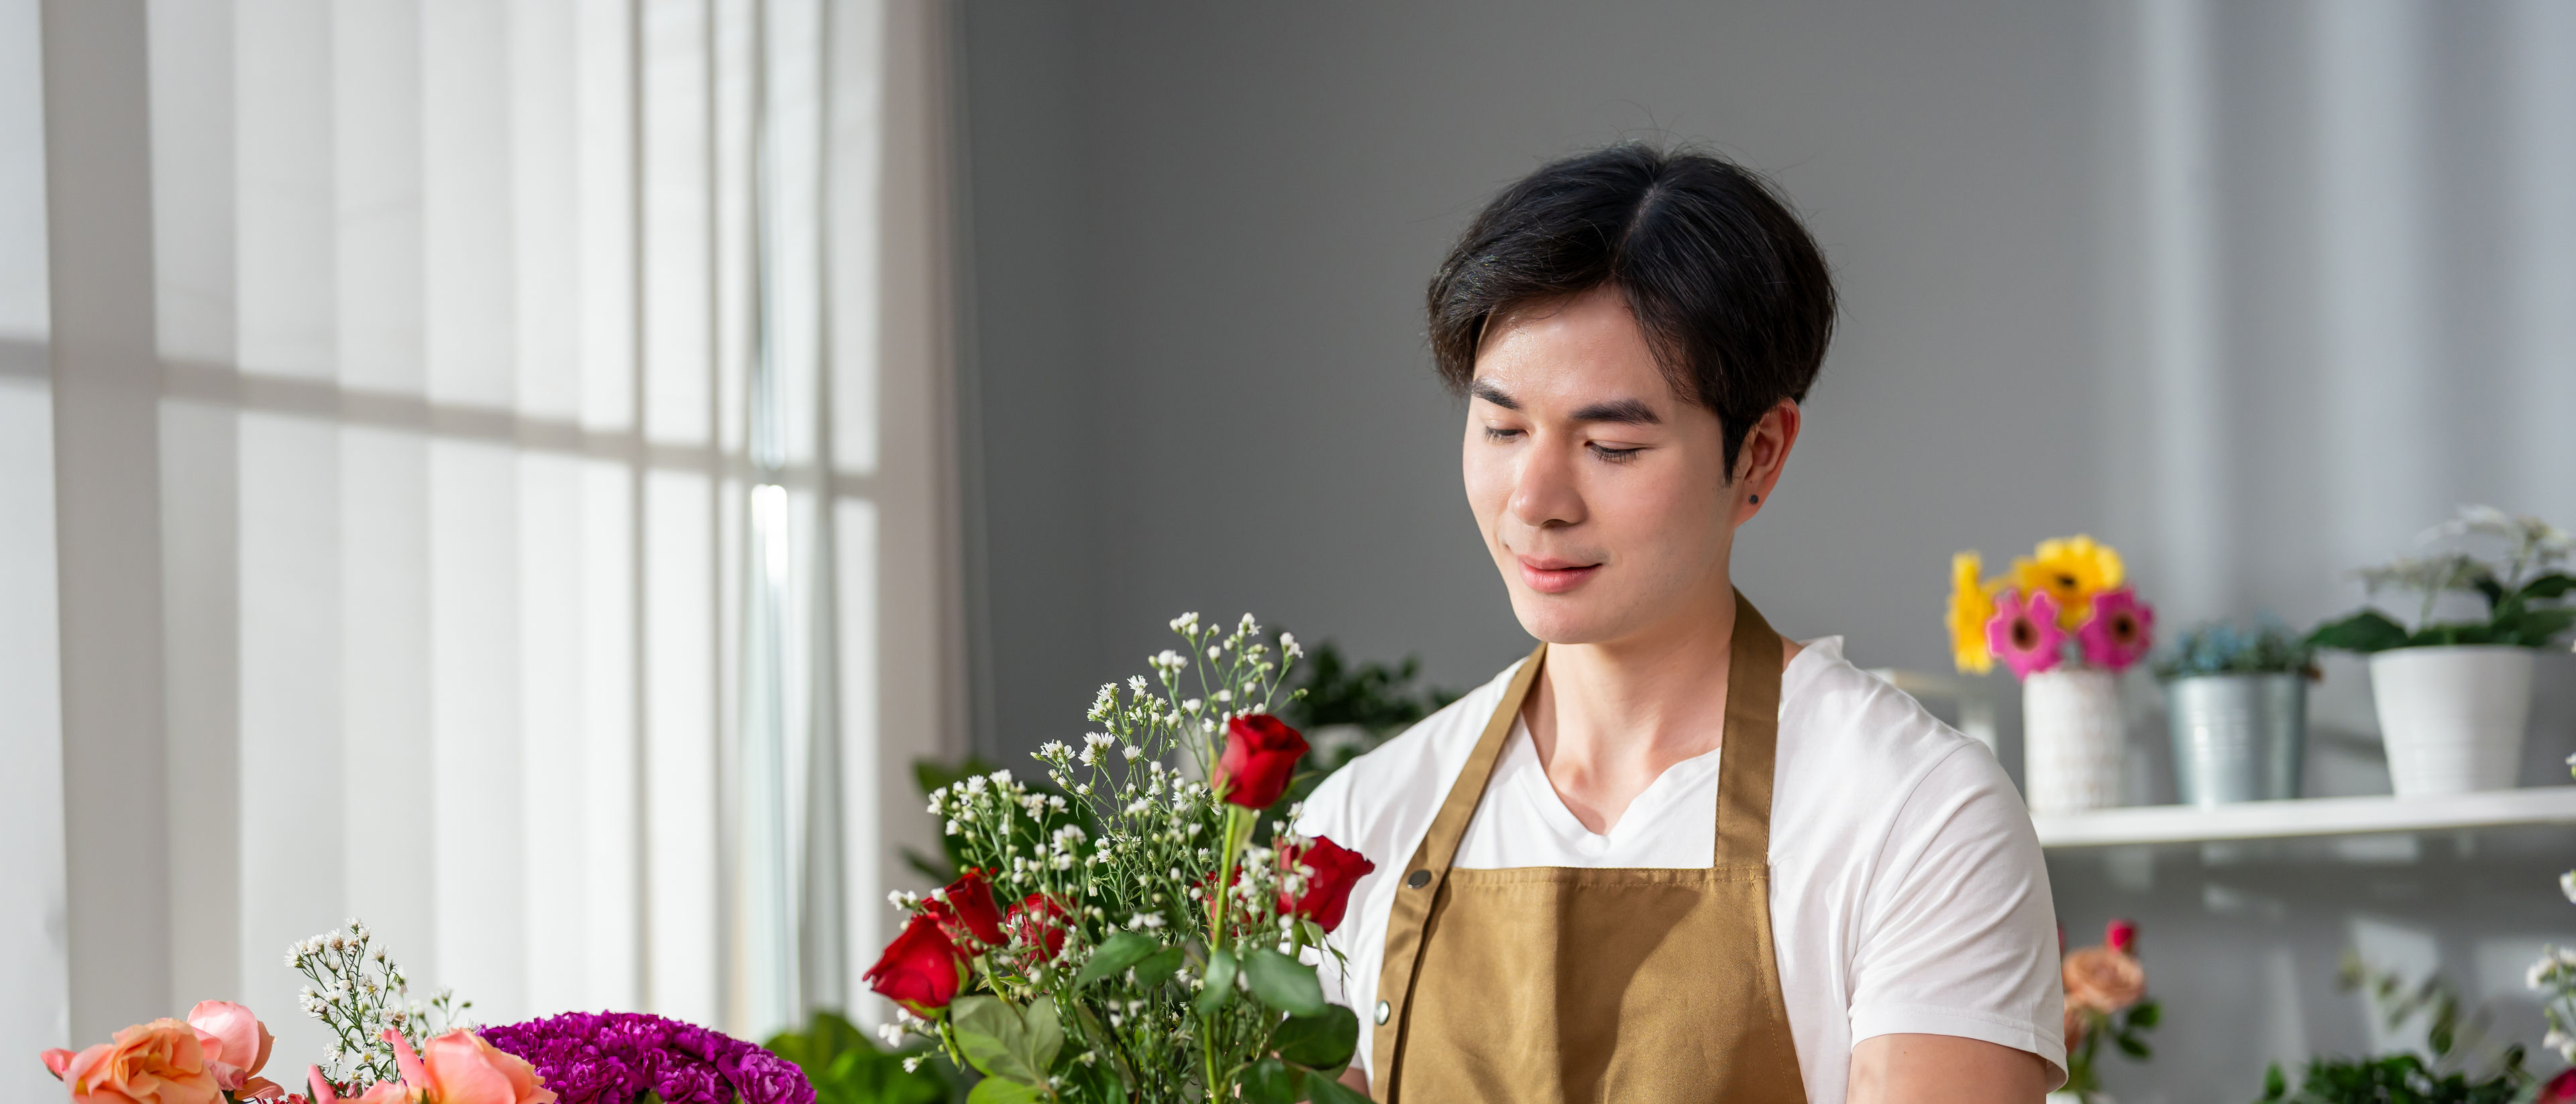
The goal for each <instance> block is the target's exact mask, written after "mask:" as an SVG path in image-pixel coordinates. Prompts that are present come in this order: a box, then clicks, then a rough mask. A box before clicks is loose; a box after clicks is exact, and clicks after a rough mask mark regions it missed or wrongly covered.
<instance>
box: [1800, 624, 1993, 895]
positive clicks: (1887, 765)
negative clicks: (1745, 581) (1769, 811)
mask: <svg viewBox="0 0 2576 1104" xmlns="http://www.w3.org/2000/svg"><path fill="white" fill-rule="evenodd" d="M1775 777H1776V779H1777V781H1776V782H1775V786H1776V788H1777V790H1778V794H1779V796H1778V798H1777V799H1776V800H1775V803H1774V816H1775V818H1777V819H1780V820H1784V821H1787V822H1789V823H1790V825H1793V826H1794V828H1795V831H1794V832H1782V831H1778V830H1775V831H1774V832H1773V833H1772V839H1773V841H1774V845H1775V848H1776V847H1777V845H1778V844H1779V843H1780V841H1782V840H1783V839H1784V838H1788V839H1797V838H1802V837H1803V838H1805V839H1810V840H1825V839H1833V840H1836V841H1837V842H1838V843H1840V844H1841V845H1842V847H1840V848H1836V849H1837V850H1841V849H1843V848H1849V849H1850V850H1848V851H1846V853H1847V854H1849V855H1851V856H1852V857H1854V858H1862V857H1864V856H1875V855H1876V854H1877V852H1878V847H1877V846H1876V845H1877V844H1878V843H1880V842H1882V841H1885V840H1886V839H1887V837H1888V836H1889V834H1890V833H1891V831H1892V830H1893V829H1895V828H1896V826H1897V825H1898V824H1899V823H1905V822H1913V823H1921V822H1923V821H1925V820H1930V821H1932V822H1935V823H1939V822H1942V821H1951V822H1953V823H1954V825H1955V826H1956V827H1959V828H1965V829H1968V830H1970V831H1973V832H1979V833H1983V832H1989V831H2002V832H2004V833H2006V834H2011V833H2012V832H2014V831H2015V830H2018V831H2020V832H2024V833H2026V832H2028V830H2029V818H2028V816H2027V814H2025V813H2024V812H2022V810H2021V802H2020V800H2019V796H2018V791H2017V790H2015V789H2014V788H2013V785H2012V781H2011V779H2010V778H2009V777H2008V776H2007V775H2006V774H2005V773H2004V770H2003V766H2002V764H2000V763H1998V762H1996V761H1995V757H1994V755H1993V754H1992V753H1991V752H1989V751H1988V750H1987V749H1986V747H1985V745H1984V744H1981V743H1978V742H1977V741H1975V740H1972V739H1969V738H1968V737H1967V736H1965V735H1962V734H1961V733H1960V732H1959V731H1958V730H1957V729H1954V728H1952V727H1950V726H1949V725H1947V724H1944V723H1942V721H1941V719H1940V718H1938V717H1935V716H1933V715H1932V713H1931V711H1929V710H1926V709H1925V708H1923V706H1922V704H1921V703H1919V702H1917V701H1915V700H1914V698H1913V697H1912V696H1910V695H1908V694H1906V693H1905V692H1904V691H1902V690H1898V689H1897V688H1896V687H1894V686H1891V685H1889V684H1888V683H1887V681H1886V680H1884V679H1881V678H1879V677H1877V676H1875V675H1872V674H1870V673H1869V672H1867V671H1864V670H1861V669H1860V668H1858V667H1855V666H1853V665H1852V664H1851V662H1850V661H1849V660H1846V659H1844V658H1843V654H1842V641H1841V640H1840V638H1836V637H1827V638H1825V639H1822V640H1818V641H1816V642H1814V643H1812V644H1809V645H1807V648H1806V651H1804V652H1802V653H1801V654H1800V655H1799V656H1798V659H1797V661H1796V662H1795V663H1793V664H1792V665H1791V667H1790V669H1789V671H1788V672H1787V675H1786V678H1785V680H1784V685H1783V686H1782V687H1781V710H1780V743H1779V761H1778V766H1777V774H1776V776H1775ZM1959 818H1965V819H1966V820H1967V821H1969V822H1971V823H1957V821H1958V820H1959ZM2035 842H2036V841H2035V839H2034V844H2035ZM2035 850H2036V848H2035V846H2034V851H2035Z"/></svg>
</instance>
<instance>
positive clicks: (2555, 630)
mask: <svg viewBox="0 0 2576 1104" xmlns="http://www.w3.org/2000/svg"><path fill="white" fill-rule="evenodd" d="M2570 625H2576V608H2570V607H2566V606H2557V607H2552V608H2550V609H2536V610H2526V611H2524V612H2523V615H2522V616H2521V617H2520V618H2518V619H2517V623H2516V624H2515V625H2514V634H2515V635H2517V636H2519V637H2521V638H2522V639H2520V640H2517V641H2515V642H2514V643H2517V644H2520V645H2522V646H2523V647H2526V648H2544V647H2547V646H2548V645H2549V640H2550V638H2551V637H2554V636H2557V635H2558V634H2560V633H2563V632H2566V631H2567V627H2568V626H2570Z"/></svg>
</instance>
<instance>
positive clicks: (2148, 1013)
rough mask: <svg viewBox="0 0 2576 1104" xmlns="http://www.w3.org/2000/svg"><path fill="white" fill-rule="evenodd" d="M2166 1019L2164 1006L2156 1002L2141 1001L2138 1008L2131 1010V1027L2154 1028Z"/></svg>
mask: <svg viewBox="0 0 2576 1104" xmlns="http://www.w3.org/2000/svg"><path fill="white" fill-rule="evenodd" d="M2164 1018H2165V1009H2164V1006H2163V1005H2160V1004H2157V1003H2156V1002H2154V1001H2139V1002H2138V1005H2137V1007H2135V1008H2131V1009H2129V1026H2131V1027H2154V1026H2156V1023H2157V1022H2158V1021H2160V1020H2162V1019H2164Z"/></svg>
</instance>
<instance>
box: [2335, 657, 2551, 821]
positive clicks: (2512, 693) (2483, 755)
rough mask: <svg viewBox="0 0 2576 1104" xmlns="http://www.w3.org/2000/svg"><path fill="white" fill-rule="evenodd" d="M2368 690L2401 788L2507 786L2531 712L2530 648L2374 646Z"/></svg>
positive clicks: (2391, 775)
mask: <svg viewBox="0 0 2576 1104" xmlns="http://www.w3.org/2000/svg"><path fill="white" fill-rule="evenodd" d="M2370 693H2371V697H2372V698H2373V699H2375V700H2376V702H2377V703H2378V706H2379V735H2380V739H2381V740H2383V741H2384V742H2386V744H2387V745H2388V779H2389V781H2390V782H2391V783H2392V784H2393V785H2395V787H2396V789H2397V793H2398V795H2399V796H2401V797H2414V796H2417V795H2421V794H2452V793H2468V792H2470V791H2473V790H2505V789H2512V788H2513V784H2514V779H2515V775H2516V774H2517V773H2518V772H2519V771H2520V769H2521V767H2522V732H2523V727H2524V725H2525V723H2526V722H2527V721H2529V720H2530V718H2531V649H2528V648H2515V647H2508V646H2504V645H2497V644H2477V645H2458V646H2452V647H2440V648H2394V649H2390V650H2388V651H2385V652H2379V653H2376V654H2373V655H2372V656H2371V657H2370Z"/></svg>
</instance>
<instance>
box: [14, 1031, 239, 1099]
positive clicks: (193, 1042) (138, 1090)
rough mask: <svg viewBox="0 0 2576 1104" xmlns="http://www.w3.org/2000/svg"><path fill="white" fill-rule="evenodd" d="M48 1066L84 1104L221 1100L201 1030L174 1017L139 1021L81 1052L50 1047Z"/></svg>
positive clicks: (47, 1056) (46, 1065) (220, 1092)
mask: <svg viewBox="0 0 2576 1104" xmlns="http://www.w3.org/2000/svg"><path fill="white" fill-rule="evenodd" d="M45 1068H46V1069H49V1070H52V1071H54V1076H56V1077H60V1078H62V1079H63V1083H64V1084H65V1085H66V1086H68V1087H69V1088H70V1089H71V1096H72V1099H73V1100H74V1101H77V1102H79V1104H222V1101H223V1099H224V1095H223V1090H222V1089H220V1088H217V1087H216V1085H215V1075H214V1071H213V1070H211V1069H208V1068H207V1064H206V1052H205V1049H204V1048H203V1047H201V1046H200V1045H198V1042H197V1029H195V1028H193V1027H190V1026H188V1025H187V1024H184V1023H181V1022H179V1021H177V1020H172V1019H159V1020H154V1021H152V1022H151V1023H143V1024H136V1025H134V1026H132V1027H129V1028H126V1029H125V1030H123V1031H119V1032H117V1033H116V1041H115V1042H112V1043H100V1044H98V1045H97V1046H93V1047H90V1048H89V1049H87V1050H84V1051H81V1052H80V1053H78V1054H72V1053H70V1052H68V1051H62V1050H49V1051H46V1052H45Z"/></svg>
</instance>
